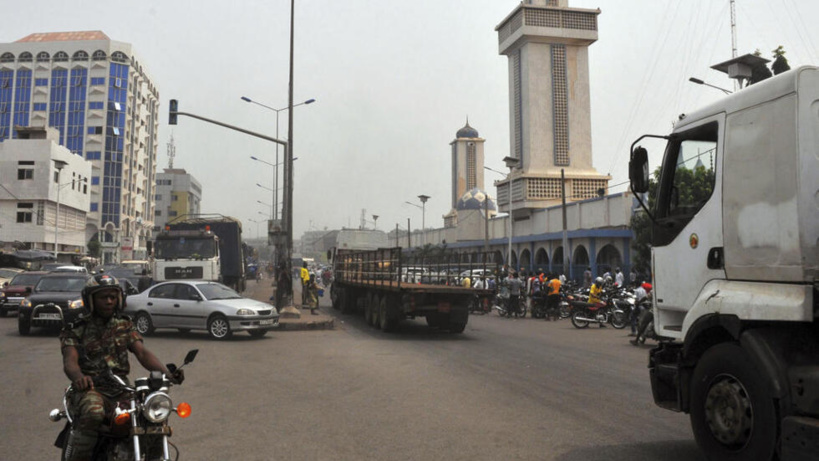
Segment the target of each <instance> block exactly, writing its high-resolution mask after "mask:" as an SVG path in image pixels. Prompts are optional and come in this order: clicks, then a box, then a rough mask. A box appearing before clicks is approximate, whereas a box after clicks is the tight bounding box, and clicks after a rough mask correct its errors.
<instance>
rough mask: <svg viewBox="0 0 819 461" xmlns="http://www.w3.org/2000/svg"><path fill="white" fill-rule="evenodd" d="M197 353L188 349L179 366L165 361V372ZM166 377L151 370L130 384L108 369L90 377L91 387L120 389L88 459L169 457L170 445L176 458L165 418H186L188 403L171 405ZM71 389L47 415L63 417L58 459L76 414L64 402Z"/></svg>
mask: <svg viewBox="0 0 819 461" xmlns="http://www.w3.org/2000/svg"><path fill="white" fill-rule="evenodd" d="M198 352H199V350H198V349H194V350H191V351H190V352H188V354H187V355H186V356H185V361H184V363H183V364H182V366H180V367H179V368H177V367H176V365H174V364H172V363H169V364H167V365H166V367H167V368H168V371H170V372H171V374H173V375H176V374H177V373H178V372H179V370H181V369H182V368H183V367H184V366H185V365H187V364H189V363H191V362H193V360H194V358H196V354H197V353H198ZM169 378H170V377H168V376H166V375H164V374H163V373H160V372H156V371H152V372H151V374H150V377H145V378H139V379H137V380H136V381H135V384H134V385H133V386H130V385H128V383H126V382H125V381H124V380H123V379H122V378H120V377H119V376H117V375H115V374H114V373H113V372H111V370H108V373H107V374H105V375H101V376H98V377H95V378H94V386H95V388H97V387H103V386H106V387H111V388H114V389H118V390H121V391H122V394H121V396H120V397H119V398H118V401H117V402H116V403H115V405H116V407H115V408H114V410H113V412H112V413H111V414H107V415H106V418H105V420H104V421H103V424H102V425H101V426H100V429H99V437H98V438H97V444H96V445H95V446H94V451H93V454H92V457H91V459H92V460H94V461H105V460H123V461H124V460H133V461H143V460H170V459H171V457H170V447H173V448H174V451H175V452H176V459H178V458H179V449H178V448H176V445H173V444H172V443H170V442H169V441H168V438H169V437H170V435H171V427H170V426H169V425H168V418H169V417H170V415H171V413H172V412H176V414H177V415H179V417H180V418H187V417H188V416H190V414H191V406H190V405H189V404H187V403H184V402H183V403H180V404H179V405H178V406H177V407H175V408H174V406H173V403H172V401H171V398H170V397H169V396H168V391H169V390H170V388H171V386H172V383H171V380H170V379H169ZM72 392H73V388H72V386H71V385H69V386H68V388H66V391H65V394H64V395H63V410H60V409H58V408H55V409H53V410H51V413H50V414H49V416H48V417H49V419H50V420H51V421H53V422H58V421H60V420H62V419H66V420H67V421H66V423H65V426H64V427H63V430H62V431H61V432H60V434H59V435H58V436H57V440H56V441H55V442H54V445H55V446H56V447H58V448H61V449H62V456H61V458H60V459H62V460H64V459H65V458H66V449H67V447H68V439H69V437H70V433H71V431H72V430H73V424H74V421H75V416H76V415H74V414H72V410H73V409H70V408H69V404H68V402H69V398H70V396H71V393H72Z"/></svg>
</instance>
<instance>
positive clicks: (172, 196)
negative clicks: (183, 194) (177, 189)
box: [171, 194, 179, 202]
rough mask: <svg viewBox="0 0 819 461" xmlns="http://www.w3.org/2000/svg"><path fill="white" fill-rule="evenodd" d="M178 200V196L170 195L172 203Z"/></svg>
mask: <svg viewBox="0 0 819 461" xmlns="http://www.w3.org/2000/svg"><path fill="white" fill-rule="evenodd" d="M178 200H179V196H178V195H176V194H172V195H171V201H172V202H176V201H178Z"/></svg>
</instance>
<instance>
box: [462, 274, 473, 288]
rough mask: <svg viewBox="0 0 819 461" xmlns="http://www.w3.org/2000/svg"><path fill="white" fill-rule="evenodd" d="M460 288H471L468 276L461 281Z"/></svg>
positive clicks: (470, 280)
mask: <svg viewBox="0 0 819 461" xmlns="http://www.w3.org/2000/svg"><path fill="white" fill-rule="evenodd" d="M461 286H462V287H464V288H469V287H471V286H472V279H470V278H469V276H468V275H465V276H464V278H463V280H461Z"/></svg>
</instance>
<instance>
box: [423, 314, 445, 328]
mask: <svg viewBox="0 0 819 461" xmlns="http://www.w3.org/2000/svg"><path fill="white" fill-rule="evenodd" d="M424 318H425V319H426V320H427V325H429V327H430V328H434V329H438V328H441V325H442V324H443V320H442V319H441V317H440V316H439V315H438V314H429V315H427V316H426V317H424Z"/></svg>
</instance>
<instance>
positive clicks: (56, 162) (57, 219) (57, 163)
mask: <svg viewBox="0 0 819 461" xmlns="http://www.w3.org/2000/svg"><path fill="white" fill-rule="evenodd" d="M66 165H68V162H65V161H62V160H54V168H56V169H57V178H56V180H55V182H56V183H57V212H56V213H55V215H54V260H55V261H56V260H57V258H58V255H57V248H58V246H57V243H58V242H57V224H58V223H59V222H60V189H61V187H60V173H62V171H63V168H65V167H66Z"/></svg>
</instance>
